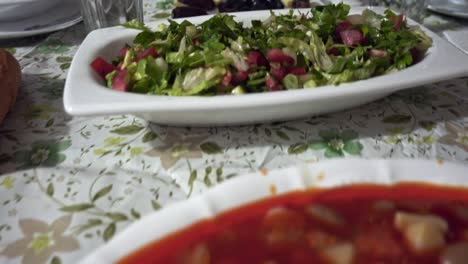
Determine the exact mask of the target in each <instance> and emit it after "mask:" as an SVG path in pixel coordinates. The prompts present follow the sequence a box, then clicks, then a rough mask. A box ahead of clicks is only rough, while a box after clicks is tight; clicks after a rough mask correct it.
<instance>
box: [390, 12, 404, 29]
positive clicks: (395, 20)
mask: <svg viewBox="0 0 468 264" xmlns="http://www.w3.org/2000/svg"><path fill="white" fill-rule="evenodd" d="M404 19H405V16H404V15H403V14H401V15H398V16H394V17H392V18H391V19H390V21H391V22H392V23H393V25H394V28H395V30H396V31H398V30H400V28H401V25H402V24H403V21H404Z"/></svg>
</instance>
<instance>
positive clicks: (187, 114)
mask: <svg viewBox="0 0 468 264" xmlns="http://www.w3.org/2000/svg"><path fill="white" fill-rule="evenodd" d="M363 9H364V7H353V8H352V9H351V11H350V13H351V14H353V13H360V12H362V10H363ZM374 10H375V11H377V12H383V11H384V10H385V9H384V8H374ZM307 11H308V9H306V10H302V12H307ZM284 12H288V11H287V10H283V11H278V13H284ZM269 14H270V13H269V11H253V12H241V13H235V14H234V15H235V17H236V19H237V20H240V21H243V22H244V23H245V24H246V25H248V23H249V22H250V21H251V20H252V18H255V19H266V18H267V17H268V16H269ZM208 18H210V16H202V17H194V18H189V19H187V20H189V21H191V22H192V23H201V22H203V21H205V20H207V19H208ZM410 22H411V24H416V22H414V21H410ZM157 25H158V23H151V24H149V26H150V27H156V26H157ZM423 29H424V28H423ZM424 30H425V31H426V32H427V34H428V35H429V36H430V37H431V38H433V40H434V44H433V47H432V48H431V49H430V50H429V52H428V55H427V57H426V58H425V59H424V60H423V61H421V62H420V63H418V64H416V65H414V66H412V67H410V68H408V69H406V70H403V71H400V72H397V73H393V74H388V75H385V76H380V77H376V78H372V79H368V80H365V81H358V82H352V83H346V84H342V85H340V86H324V87H321V88H318V89H302V90H293V91H282V92H275V93H263V94H248V95H242V96H215V97H169V96H165V97H163V96H148V95H141V94H131V93H121V92H116V91H112V90H110V89H107V88H105V86H104V84H103V83H102V81H101V80H100V79H99V77H98V75H97V74H95V73H94V72H93V71H92V69H91V67H89V64H90V63H91V62H92V60H93V59H94V58H95V57H97V56H101V57H103V58H104V59H107V60H109V59H110V58H112V57H114V56H116V55H117V53H118V51H119V49H120V47H122V46H123V45H124V44H125V43H131V42H132V40H133V38H134V36H135V35H136V34H137V33H138V31H135V30H131V29H123V28H121V27H114V28H107V29H101V30H96V31H93V32H91V33H90V34H89V35H88V37H87V38H86V39H85V41H84V42H83V44H82V45H81V46H80V48H79V50H78V52H77V53H76V55H75V57H74V60H73V62H72V65H71V68H70V71H69V73H68V78H67V82H66V85H65V92H64V105H65V110H66V112H68V113H69V114H71V115H101V114H123V113H132V114H135V115H137V116H140V117H143V118H145V119H147V120H149V121H153V122H157V123H164V124H171V125H198V126H207V125H226V124H229V125H233V124H246V123H258V122H269V121H275V120H286V119H291V118H298V117H304V116H310V115H313V114H319V113H326V112H332V111H338V110H342V109H346V108H349V107H353V106H357V105H360V104H364V103H367V102H370V101H373V100H376V99H379V98H382V97H384V96H386V95H389V94H391V93H393V92H395V91H398V90H401V89H405V88H410V87H414V86H418V85H423V84H427V83H431V82H436V81H441V80H444V79H450V78H455V77H459V76H463V75H465V74H468V64H466V59H467V58H468V57H466V55H465V54H464V53H462V52H461V51H459V50H458V49H456V48H455V47H454V46H452V45H450V44H449V43H448V42H446V41H445V40H443V39H441V38H440V37H438V36H437V35H436V34H434V33H432V32H430V31H428V30H427V29H424ZM103 39H105V41H103ZM439 65H444V67H443V68H442V67H439Z"/></svg>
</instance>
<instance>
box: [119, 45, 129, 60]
mask: <svg viewBox="0 0 468 264" xmlns="http://www.w3.org/2000/svg"><path fill="white" fill-rule="evenodd" d="M127 51H128V48H127V47H123V48H121V49H120V51H119V55H118V56H117V57H119V58H125V55H126V54H127Z"/></svg>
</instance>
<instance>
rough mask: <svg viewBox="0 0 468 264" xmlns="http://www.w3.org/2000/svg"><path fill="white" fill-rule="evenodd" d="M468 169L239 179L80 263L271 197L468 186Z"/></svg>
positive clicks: (328, 169) (427, 167)
mask: <svg viewBox="0 0 468 264" xmlns="http://www.w3.org/2000/svg"><path fill="white" fill-rule="evenodd" d="M467 176H468V167H466V166H464V165H461V164H450V163H446V162H442V161H422V160H359V159H342V160H328V161H323V162H318V163H310V164H304V165H300V166H296V167H292V168H286V169H280V170H275V171H270V172H268V173H267V175H264V174H263V173H254V174H248V175H244V176H239V177H236V178H233V179H231V180H229V181H226V182H224V183H222V184H220V185H218V186H215V187H213V188H212V189H210V190H208V191H207V192H206V193H204V194H203V195H200V196H197V197H194V198H191V199H189V200H186V201H182V202H179V203H176V204H173V205H170V206H167V207H165V208H163V209H162V210H160V211H158V212H155V213H153V214H150V215H147V216H145V217H143V218H142V219H140V220H138V221H137V222H135V223H133V224H131V225H130V226H129V227H128V228H127V229H125V230H124V231H122V232H121V233H120V234H118V235H116V237H114V238H113V239H112V240H111V241H110V242H109V243H107V244H105V245H104V246H102V247H101V248H98V249H97V250H96V251H95V252H93V253H92V254H90V255H89V256H88V257H86V258H85V259H84V260H83V261H82V262H81V264H94V263H101V264H106V263H116V262H117V261H118V260H120V259H122V258H123V257H125V256H127V255H129V254H130V253H132V252H134V251H135V250H138V249H139V248H141V247H142V246H145V245H147V244H149V243H150V242H153V241H157V240H160V239H162V238H164V237H165V236H167V235H168V234H171V233H173V232H175V231H178V230H180V229H182V228H184V227H188V226H190V225H191V224H193V223H196V222H198V221H200V220H202V219H206V218H210V217H214V216H216V215H217V214H220V213H221V212H223V211H226V210H229V209H232V208H236V207H239V206H241V205H245V204H247V203H251V202H254V201H256V200H260V199H263V198H266V197H269V196H271V195H272V193H271V186H272V185H274V186H275V187H276V190H277V192H276V194H284V193H288V192H291V191H297V190H306V189H310V188H314V187H315V188H330V187H337V186H344V185H350V184H362V183H371V184H379V185H393V184H396V183H401V182H412V183H414V182H424V183H432V184H436V185H443V186H456V187H468V181H466V177H467Z"/></svg>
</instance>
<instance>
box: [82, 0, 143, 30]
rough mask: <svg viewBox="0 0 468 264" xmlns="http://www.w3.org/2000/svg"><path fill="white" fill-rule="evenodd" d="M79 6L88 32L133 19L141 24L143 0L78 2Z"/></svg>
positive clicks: (91, 0)
mask: <svg viewBox="0 0 468 264" xmlns="http://www.w3.org/2000/svg"><path fill="white" fill-rule="evenodd" d="M80 6H81V14H82V16H83V20H84V23H85V27H86V29H87V30H88V31H92V30H94V29H98V28H103V27H110V26H116V25H120V24H122V23H125V22H127V21H130V20H133V19H136V20H138V21H140V22H143V0H80Z"/></svg>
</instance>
